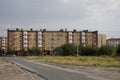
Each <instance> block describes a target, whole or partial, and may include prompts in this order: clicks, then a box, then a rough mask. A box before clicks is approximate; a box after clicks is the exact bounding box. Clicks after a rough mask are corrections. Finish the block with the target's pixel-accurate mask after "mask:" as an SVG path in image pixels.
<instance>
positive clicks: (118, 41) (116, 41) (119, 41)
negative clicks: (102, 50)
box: [107, 38, 120, 48]
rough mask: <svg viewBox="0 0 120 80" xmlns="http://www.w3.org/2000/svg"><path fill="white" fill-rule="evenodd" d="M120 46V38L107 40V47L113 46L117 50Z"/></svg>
mask: <svg viewBox="0 0 120 80" xmlns="http://www.w3.org/2000/svg"><path fill="white" fill-rule="evenodd" d="M119 44H120V38H111V39H107V45H111V46H113V47H115V48H116V47H117V46H118V45H119Z"/></svg>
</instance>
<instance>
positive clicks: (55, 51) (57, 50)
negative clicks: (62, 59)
mask: <svg viewBox="0 0 120 80" xmlns="http://www.w3.org/2000/svg"><path fill="white" fill-rule="evenodd" d="M61 53H63V50H62V48H61V47H57V48H55V49H54V55H56V56H60V55H62V54H61Z"/></svg>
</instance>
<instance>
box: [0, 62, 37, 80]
mask: <svg viewBox="0 0 120 80" xmlns="http://www.w3.org/2000/svg"><path fill="white" fill-rule="evenodd" d="M35 77H36V75H35V74H32V73H30V72H28V71H25V70H23V69H21V68H19V67H18V66H16V65H15V64H11V63H9V62H4V61H2V60H0V80H36V79H35Z"/></svg>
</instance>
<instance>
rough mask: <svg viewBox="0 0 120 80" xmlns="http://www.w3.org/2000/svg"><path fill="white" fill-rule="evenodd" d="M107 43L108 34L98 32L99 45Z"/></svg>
mask: <svg viewBox="0 0 120 80" xmlns="http://www.w3.org/2000/svg"><path fill="white" fill-rule="evenodd" d="M105 45H106V35H104V34H98V47H102V46H105Z"/></svg>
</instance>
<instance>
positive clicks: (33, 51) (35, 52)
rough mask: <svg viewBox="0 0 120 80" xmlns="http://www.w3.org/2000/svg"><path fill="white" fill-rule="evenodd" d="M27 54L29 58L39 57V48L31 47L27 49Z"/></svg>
mask: <svg viewBox="0 0 120 80" xmlns="http://www.w3.org/2000/svg"><path fill="white" fill-rule="evenodd" d="M28 53H29V55H31V56H39V55H41V50H40V49H39V48H36V47H33V48H29V49H28Z"/></svg>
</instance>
